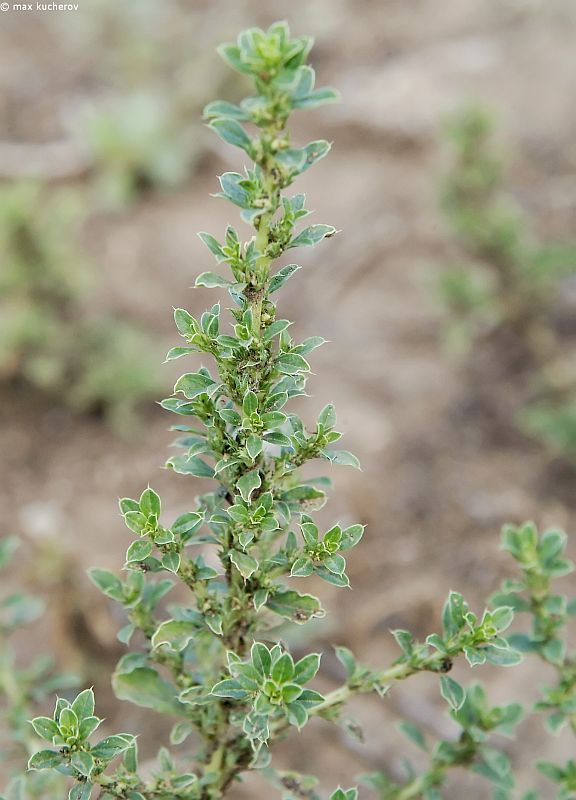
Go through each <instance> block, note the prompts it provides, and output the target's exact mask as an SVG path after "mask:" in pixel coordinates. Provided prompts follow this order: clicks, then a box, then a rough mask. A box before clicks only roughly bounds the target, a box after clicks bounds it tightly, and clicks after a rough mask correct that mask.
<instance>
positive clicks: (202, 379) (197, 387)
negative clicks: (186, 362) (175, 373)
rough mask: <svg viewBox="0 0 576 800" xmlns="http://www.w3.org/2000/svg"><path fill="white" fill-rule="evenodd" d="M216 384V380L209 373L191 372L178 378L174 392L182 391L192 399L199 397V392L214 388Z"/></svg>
mask: <svg viewBox="0 0 576 800" xmlns="http://www.w3.org/2000/svg"><path fill="white" fill-rule="evenodd" d="M215 386H216V381H214V380H213V379H212V378H210V377H209V376H208V375H204V374H203V373H202V372H189V373H187V374H185V375H182V376H181V377H180V378H178V380H177V381H176V385H175V386H174V393H175V394H176V392H182V394H183V395H184V397H186V398H187V399H188V400H192V399H194V398H195V397H198V395H199V394H205V393H206V391H207V390H208V389H212V388H214V387H215Z"/></svg>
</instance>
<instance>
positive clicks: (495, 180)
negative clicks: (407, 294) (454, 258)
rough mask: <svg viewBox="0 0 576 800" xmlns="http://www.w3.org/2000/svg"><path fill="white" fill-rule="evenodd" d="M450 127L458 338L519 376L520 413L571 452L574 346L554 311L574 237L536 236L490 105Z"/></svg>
mask: <svg viewBox="0 0 576 800" xmlns="http://www.w3.org/2000/svg"><path fill="white" fill-rule="evenodd" d="M447 130H448V136H449V139H450V141H451V144H452V147H453V151H454V156H453V163H452V166H451V168H450V170H449V173H448V175H447V178H446V181H445V186H444V191H443V208H444V210H445V212H446V215H447V218H448V220H449V223H450V226H451V228H452V230H453V232H454V234H455V237H456V239H457V242H458V243H459V245H460V248H461V249H462V250H463V252H464V254H465V260H464V263H463V264H461V265H460V266H457V267H453V268H451V269H448V270H445V271H444V273H443V274H442V276H441V278H440V291H441V295H442V298H443V301H444V304H445V305H446V307H447V308H448V310H449V312H450V314H451V328H450V333H451V337H452V340H453V342H455V343H456V344H458V345H459V346H460V347H462V346H463V345H464V349H466V350H469V349H472V350H473V351H474V353H475V354H479V353H481V352H485V353H487V354H488V357H489V359H490V361H491V362H492V365H493V367H494V366H496V368H497V369H498V370H499V372H500V374H501V375H504V376H505V377H506V379H507V380H508V381H509V380H510V379H511V377H513V376H516V382H517V384H518V387H519V390H520V397H519V399H518V402H517V403H516V406H517V408H516V411H517V412H519V415H518V418H517V422H518V423H519V424H520V426H521V427H522V428H523V429H524V430H527V431H529V432H530V433H532V434H534V435H535V436H536V437H538V438H541V439H542V440H544V441H545V442H546V443H547V444H549V445H550V446H552V447H553V448H554V449H556V450H560V451H564V452H567V453H568V454H571V453H573V452H574V443H573V440H574V435H575V434H574V429H575V425H574V412H573V405H574V397H575V386H576V376H575V374H574V368H573V366H572V365H571V362H572V361H573V359H571V358H570V351H573V347H574V345H573V342H570V340H568V341H567V343H566V342H565V341H562V337H561V336H560V334H559V331H558V329H557V326H556V324H555V319H554V317H555V307H556V305H557V303H558V299H559V296H560V294H561V291H562V285H563V281H564V280H565V278H566V277H567V276H568V275H571V274H574V272H575V271H576V246H575V245H574V243H572V242H566V243H557V242H556V243H551V244H542V243H540V242H538V241H536V240H535V238H534V237H533V236H532V235H531V233H530V232H529V230H528V225H527V222H526V220H525V219H524V217H523V216H522V214H521V213H520V210H519V209H518V208H517V206H516V205H515V204H514V202H513V201H512V199H511V197H510V195H509V194H508V193H507V192H506V191H505V187H504V180H503V170H502V165H501V162H500V160H499V158H498V157H497V156H496V154H495V148H494V146H493V143H492V134H493V122H492V120H491V118H490V116H489V114H488V113H487V112H486V111H484V110H483V109H481V108H479V107H476V106H470V107H467V108H464V109H462V110H461V111H460V112H459V113H457V114H455V115H454V116H453V117H452V118H451V119H450V120H449V124H448V126H447ZM566 345H567V346H566ZM480 363H485V362H480Z"/></svg>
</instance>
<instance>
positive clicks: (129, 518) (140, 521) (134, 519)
mask: <svg viewBox="0 0 576 800" xmlns="http://www.w3.org/2000/svg"><path fill="white" fill-rule="evenodd" d="M124 522H125V523H126V527H128V528H129V529H130V530H131V531H133V532H134V533H137V534H138V535H139V536H141V535H142V533H144V531H145V529H146V525H147V523H148V520H147V519H146V517H145V516H144V514H142V512H141V511H128V512H126V514H124Z"/></svg>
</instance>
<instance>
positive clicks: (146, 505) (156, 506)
mask: <svg viewBox="0 0 576 800" xmlns="http://www.w3.org/2000/svg"><path fill="white" fill-rule="evenodd" d="M140 511H141V512H142V513H143V514H145V516H147V517H149V516H150V515H151V514H153V515H154V516H155V517H156V519H158V518H159V517H160V498H159V496H158V495H157V494H156V492H155V491H154V489H151V488H150V487H148V488H147V489H145V490H144V491H143V492H142V495H141V497H140Z"/></svg>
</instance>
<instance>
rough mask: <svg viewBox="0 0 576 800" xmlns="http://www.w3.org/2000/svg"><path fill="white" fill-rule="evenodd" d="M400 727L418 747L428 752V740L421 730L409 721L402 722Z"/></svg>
mask: <svg viewBox="0 0 576 800" xmlns="http://www.w3.org/2000/svg"><path fill="white" fill-rule="evenodd" d="M398 727H399V728H400V730H401V731H402V732H403V733H404V734H405V735H406V736H407V737H408V738H409V739H410V740H411V741H412V742H414V744H415V745H416V746H417V747H419V748H420V749H421V750H424V752H427V750H428V746H427V744H426V739H425V737H424V734H423V733H422V731H421V730H420V728H417V727H416V725H414V724H413V723H412V722H408V721H403V722H401V723H400V724H399V725H398Z"/></svg>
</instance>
